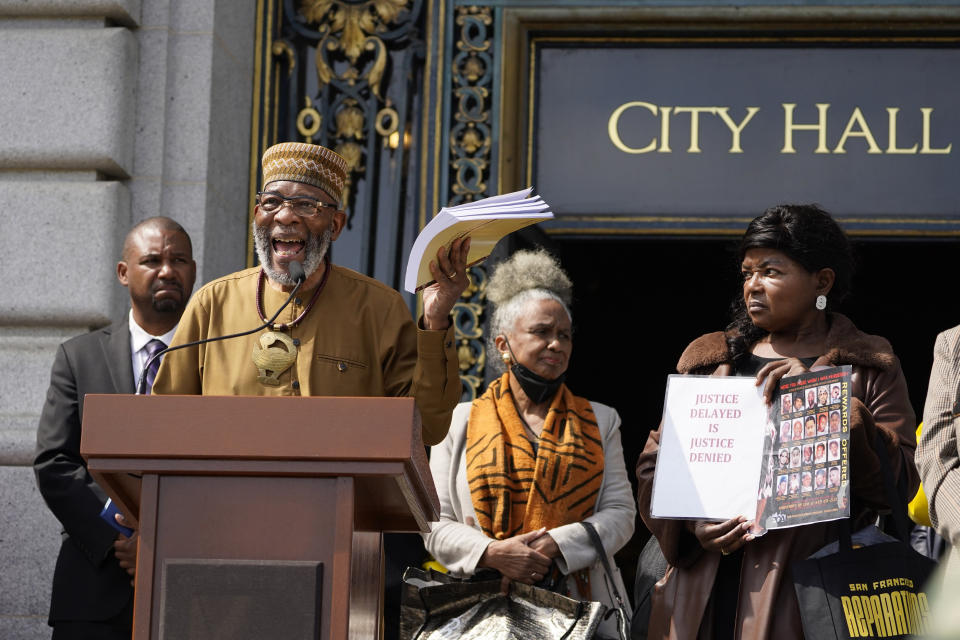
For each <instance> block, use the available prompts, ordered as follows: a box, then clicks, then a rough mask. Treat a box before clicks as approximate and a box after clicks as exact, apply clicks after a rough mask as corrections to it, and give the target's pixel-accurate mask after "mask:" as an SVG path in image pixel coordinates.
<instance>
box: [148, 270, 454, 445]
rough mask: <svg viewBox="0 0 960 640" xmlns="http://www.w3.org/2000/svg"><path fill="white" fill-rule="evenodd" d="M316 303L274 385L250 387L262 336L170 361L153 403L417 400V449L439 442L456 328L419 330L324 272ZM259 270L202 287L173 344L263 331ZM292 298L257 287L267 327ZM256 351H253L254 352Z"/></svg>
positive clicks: (344, 279) (389, 301) (448, 401)
mask: <svg viewBox="0 0 960 640" xmlns="http://www.w3.org/2000/svg"><path fill="white" fill-rule="evenodd" d="M330 268H331V272H330V275H329V277H328V278H327V283H326V286H325V288H324V289H323V291H322V292H321V293H320V296H319V298H318V299H317V302H316V304H315V305H314V306H313V308H312V309H311V310H310V312H309V313H307V315H306V317H305V318H304V319H303V320H302V321H301V322H300V324H298V325H297V326H296V327H293V328H291V329H288V330H287V331H285V333H286V334H287V335H288V336H290V338H293V339H294V343H295V344H296V349H297V359H296V361H295V362H294V363H293V365H292V366H291V367H290V368H289V369H287V370H286V371H284V372H283V373H281V374H280V375H279V376H278V378H279V383H280V384H279V385H277V386H267V385H264V384H262V383H261V382H259V381H258V380H257V377H258V373H259V372H258V370H257V367H256V366H255V365H254V362H253V352H254V345H255V344H258V342H259V339H260V337H261V336H262V335H263V334H264V333H266V330H264V331H261V332H258V333H254V334H251V335H249V336H243V337H241V338H231V339H229V340H224V341H220V342H212V343H208V344H205V345H200V346H199V347H188V348H186V349H182V350H179V351H174V352H171V353H168V354H167V355H166V356H164V358H163V364H162V365H161V366H160V371H159V373H158V374H157V378H156V381H155V382H154V385H153V393H155V394H186V395H201V394H202V395H221V396H224V395H226V396H229V395H243V396H266V395H271V396H274V395H276V396H298V395H304V396H414V397H415V398H416V400H417V406H418V407H419V409H420V413H421V416H422V419H423V441H424V443H425V444H427V445H432V444H436V443H438V442H440V441H441V440H443V438H444V436H445V435H446V433H447V429H448V428H449V425H450V416H451V413H452V411H453V407H454V406H455V405H456V403H457V401H458V400H459V398H460V390H461V386H460V379H459V371H458V363H457V356H456V351H455V350H454V348H453V345H454V340H453V328H452V326H451V327H450V328H449V329H447V330H446V331H425V330H421V329H417V327H416V326H415V325H414V323H413V320H412V319H411V317H410V311H409V309H408V308H407V307H406V305H405V304H404V302H403V299H402V298H401V297H400V294H398V293H397V292H396V291H394V290H393V289H390V288H389V287H387V286H385V285H383V284H381V283H380V282H377V281H376V280H373V279H372V278H368V277H366V276H364V275H361V274H359V273H356V272H354V271H351V270H350V269H346V268H344V267H338V266H336V265H330ZM259 272H260V269H259V267H255V268H252V269H246V270H244V271H238V272H237V273H233V274H230V275H228V276H224V277H223V278H220V279H218V280H214V281H213V282H210V283H208V284H207V285H205V286H204V287H203V288H201V289H200V290H199V291H197V293H196V294H195V295H194V296H193V298H191V299H190V302H189V304H188V305H187V309H186V311H185V312H184V314H183V318H181V320H180V324H179V325H178V327H177V333H176V335H175V336H174V339H173V343H172V344H174V345H177V344H183V343H185V342H191V341H193V340H199V339H202V338H207V337H212V336H221V335H226V334H229V333H236V332H240V331H247V330H249V329H252V328H253V327H255V326H257V325H258V324H261V320H260V318H259V316H258V315H257V310H256V292H257V280H258V275H259ZM288 295H289V294H287V293H284V292H281V291H277V290H275V289H273V288H271V287H270V286H269V285H266V286H264V307H265V313H266V316H267V317H268V318H269V317H270V316H271V315H273V313H275V312H276V310H277V309H279V308H280V305H281V304H283V302H284V300H286V298H287V296H288ZM312 295H313V291H312V290H311V291H303V292H302V293H299V294H298V300H299V301H298V302H294V303H291V304H290V306H289V307H288V308H287V309H285V310H284V311H283V313H282V314H281V315H280V317H278V318H277V319H276V321H275V322H277V323H282V322H287V323H290V322H293V320H294V319H295V318H296V317H297V316H299V315H300V313H301V312H302V311H303V309H304V306H305V305H306V304H307V303H308V302H309V301H310V298H311V296H312ZM258 348H259V347H258Z"/></svg>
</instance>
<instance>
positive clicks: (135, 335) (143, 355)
mask: <svg viewBox="0 0 960 640" xmlns="http://www.w3.org/2000/svg"><path fill="white" fill-rule="evenodd" d="M128 318H129V323H130V357H131V359H132V363H133V387H134V388H136V387H137V383H139V382H140V373H141V372H142V371H143V367H144V366H145V365H146V364H147V359H148V358H149V353H148V352H147V343H148V342H150V341H151V340H160V341H161V342H163V344H165V345H167V346H170V341H171V340H173V334H174V333H176V331H177V327H176V325H174V327H173V329H170V331H167V332H166V333H165V334H163V335H162V336H154V335H150V334H149V333H147V332H146V331H145V330H144V329H143V327H141V326H140V325H138V324H137V321H136V320H134V319H133V309H130V313H129V315H128ZM160 360H161V361H162V360H163V356H160Z"/></svg>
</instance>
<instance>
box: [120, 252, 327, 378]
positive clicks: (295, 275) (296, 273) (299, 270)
mask: <svg viewBox="0 0 960 640" xmlns="http://www.w3.org/2000/svg"><path fill="white" fill-rule="evenodd" d="M329 272H330V262H329V260H328V261H327V264H326V272H325V273H324V280H326V274H327V273H329ZM287 273H289V274H290V277H291V278H292V279H293V280H295V281H296V283H297V284H295V285H294V287H293V291H291V292H290V296H289V297H288V298H287V300H286V302H284V303H283V304H282V305H280V308H279V309H277V312H276V313H275V314H273V316H272V317H271V318H270V319H269V320H267V321H266V322H264V323H263V324H261V325H260V326H259V327H255V328H253V329H250V330H249V331H241V332H240V333H231V334H229V335H226V336H215V337H213V338H204V339H202V340H194V341H193V342H185V343H184V344H178V345H177V346H175V347H167V348H166V349H161V350H160V351H157V352H156V353H155V354H153V356H151V357H150V359H149V360H147V363H146V364H145V365H143V369H141V370H140V377H139V378H138V379H137V395H138V396H142V395H144V394H145V392H146V382H147V375H146V374H147V370H148V369H149V368H150V365H151V364H153V361H154V360H156V359H157V358H159V357H161V356H163V355H164V354H165V353H168V352H170V351H176V350H177V349H186V348H187V347H195V346H197V345H199V344H206V343H208V342H217V341H218V340H227V339H229V338H240V337H242V336H248V335H250V334H251V333H256V332H257V331H260V330H261V329H266V328H267V327H269V326H270V325H272V324H273V321H274V320H276V319H277V316H279V315H280V312H281V311H283V310H284V309H286V308H287V305H289V304H290V301H291V300H293V297H294V296H295V295H297V291H299V290H300V286H301V285H302V284H303V281H304V280H306V279H307V275H306V273H304V271H303V265H302V264H300V263H299V262H297V261H296V260H291V261H290V262H289V263H287Z"/></svg>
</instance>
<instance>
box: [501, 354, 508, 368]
mask: <svg viewBox="0 0 960 640" xmlns="http://www.w3.org/2000/svg"><path fill="white" fill-rule="evenodd" d="M500 359H501V360H503V364H505V365H507V366H509V365H510V354H509V353H501V354H500Z"/></svg>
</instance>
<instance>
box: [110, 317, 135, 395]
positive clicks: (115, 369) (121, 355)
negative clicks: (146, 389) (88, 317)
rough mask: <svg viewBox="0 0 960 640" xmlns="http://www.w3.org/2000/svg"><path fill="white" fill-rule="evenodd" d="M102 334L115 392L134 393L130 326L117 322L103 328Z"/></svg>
mask: <svg viewBox="0 0 960 640" xmlns="http://www.w3.org/2000/svg"><path fill="white" fill-rule="evenodd" d="M104 334H105V335H104V336H103V340H102V345H103V349H104V352H105V355H106V361H107V369H108V370H109V372H110V378H111V380H112V381H113V387H114V389H116V390H117V393H134V392H135V391H136V389H135V388H134V383H133V362H132V355H131V354H130V327H129V326H127V323H126V322H117V323H116V324H112V325H110V326H109V327H107V328H106V329H104Z"/></svg>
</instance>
